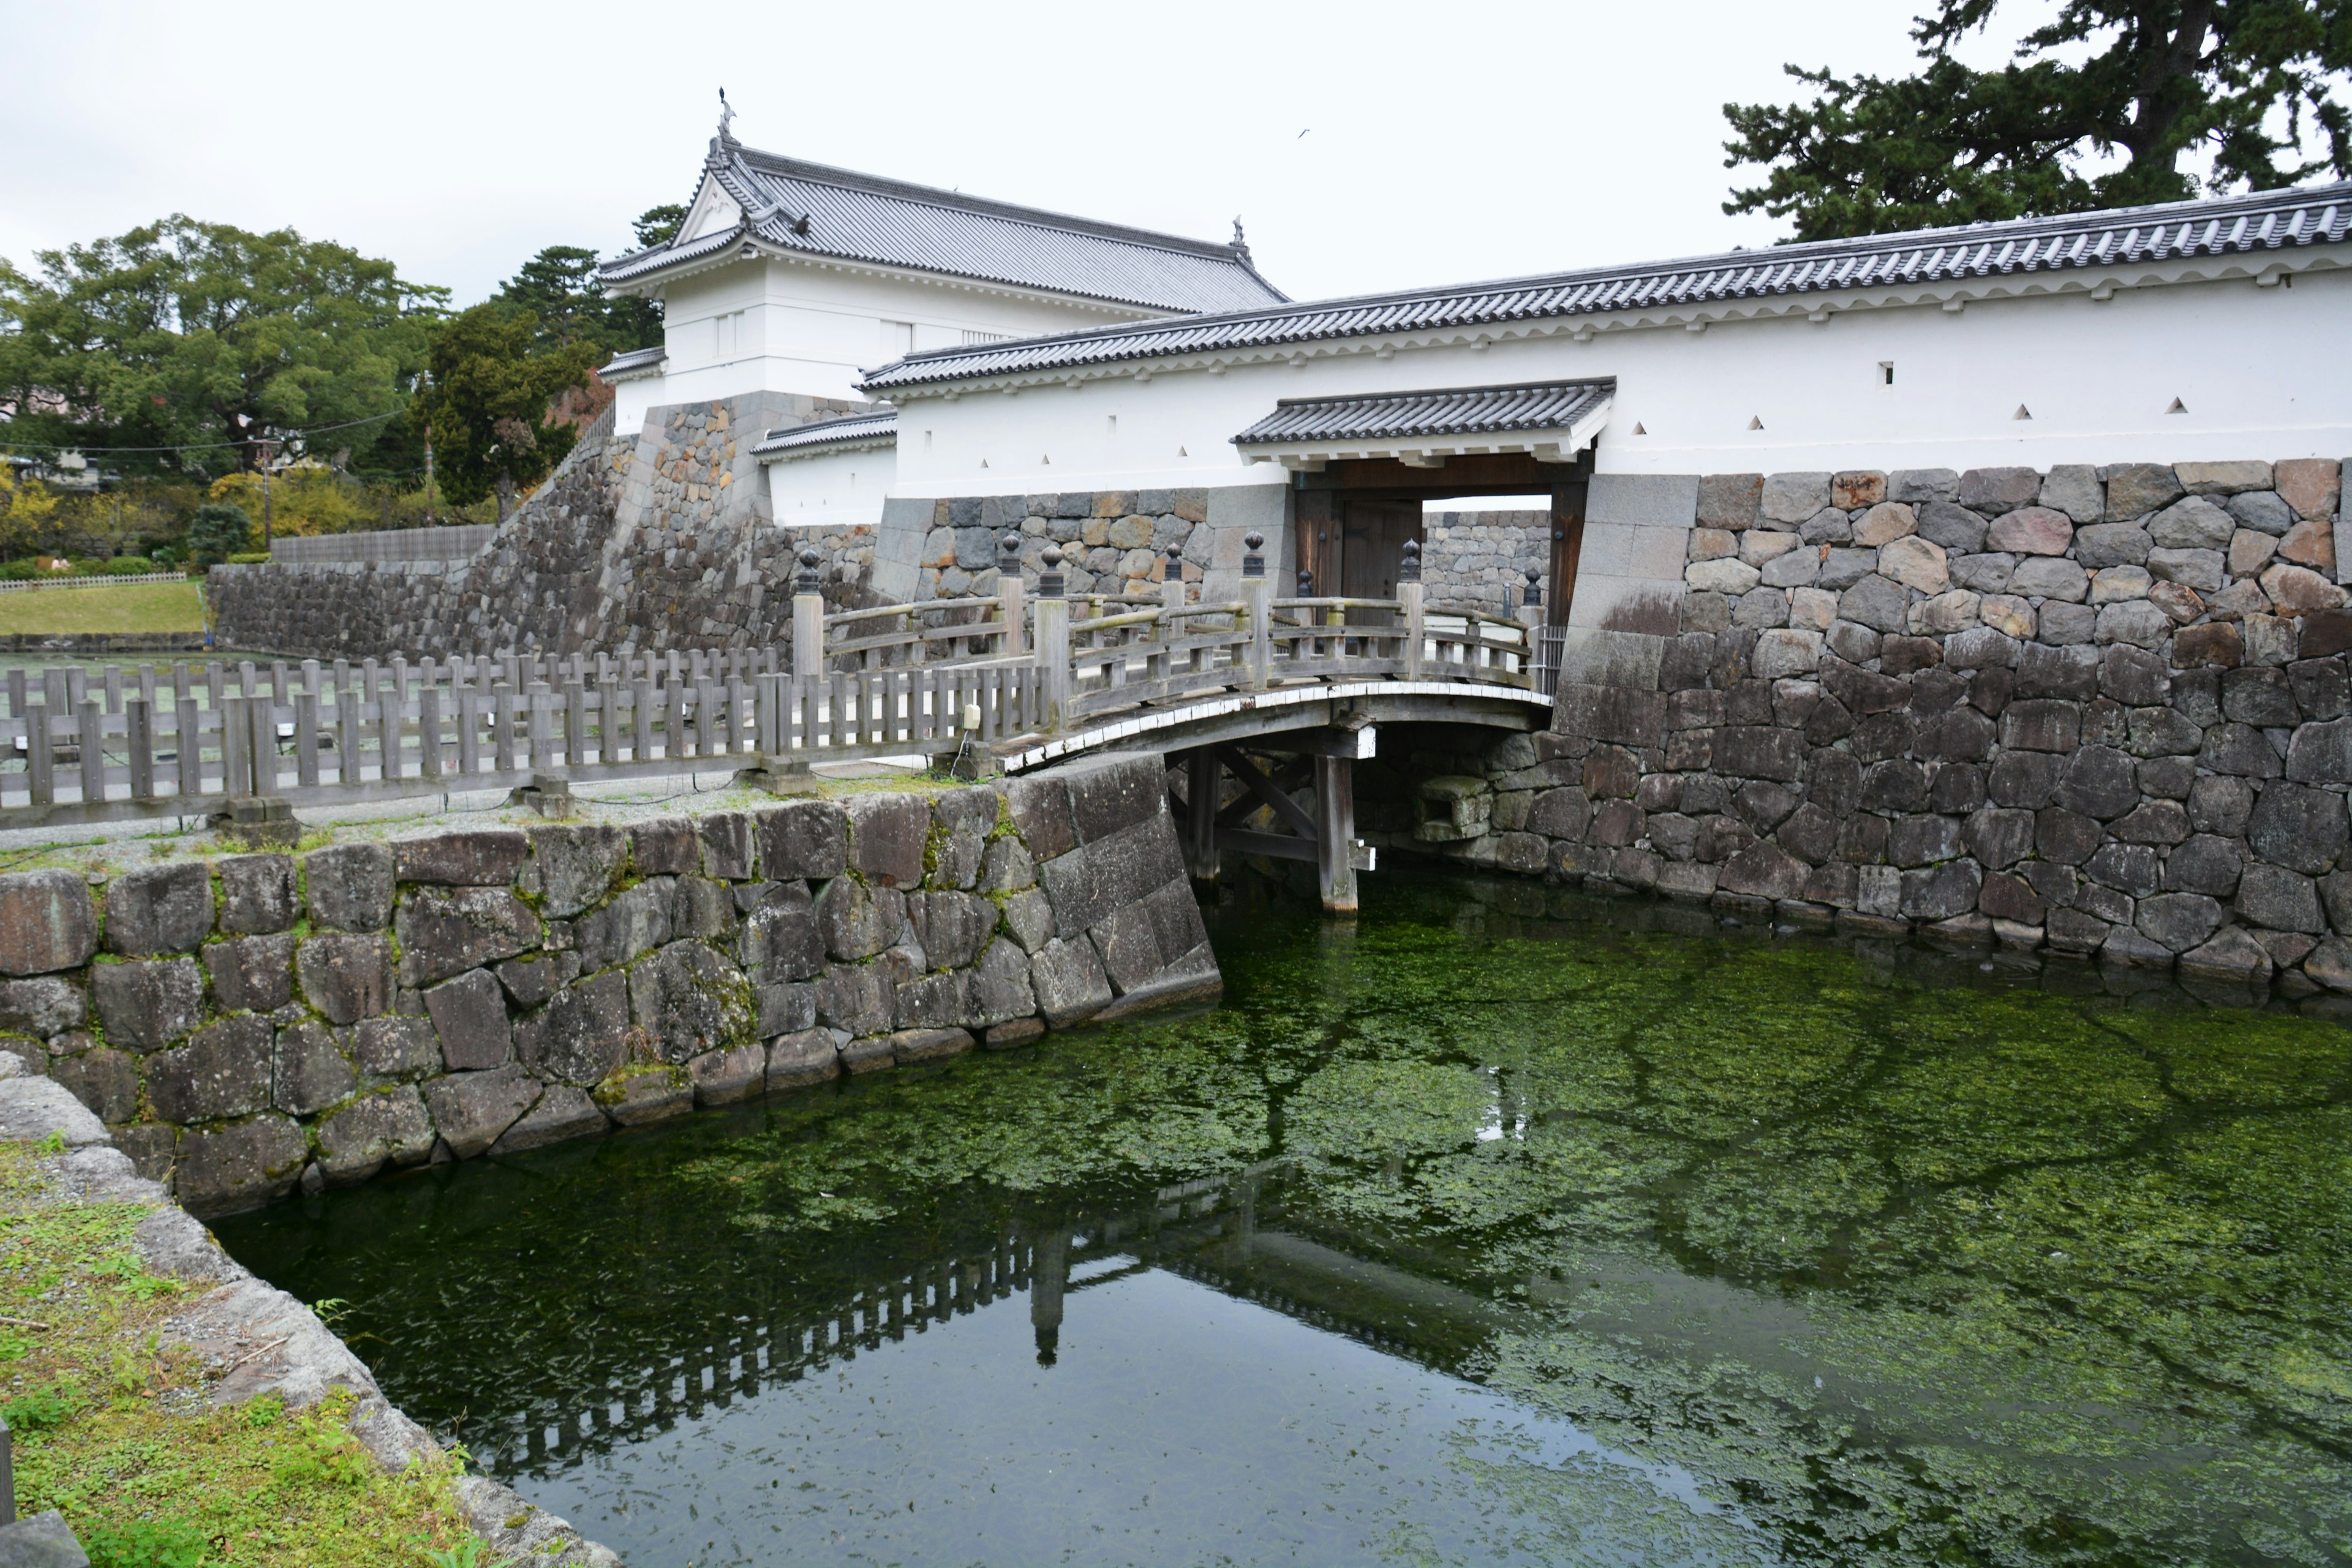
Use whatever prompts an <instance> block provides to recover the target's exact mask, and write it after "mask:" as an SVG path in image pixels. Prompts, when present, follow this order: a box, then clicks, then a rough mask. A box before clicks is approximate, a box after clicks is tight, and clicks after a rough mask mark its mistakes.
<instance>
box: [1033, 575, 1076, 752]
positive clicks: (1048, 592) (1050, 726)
mask: <svg viewBox="0 0 2352 1568" xmlns="http://www.w3.org/2000/svg"><path fill="white" fill-rule="evenodd" d="M1044 563H1045V570H1044V571H1043V572H1041V573H1039V574H1038V575H1037V608H1036V611H1035V616H1036V627H1037V679H1038V683H1039V684H1040V685H1041V686H1042V687H1043V688H1044V693H1043V694H1044V697H1045V728H1046V729H1047V730H1049V731H1053V730H1059V729H1061V728H1063V727H1064V726H1065V725H1066V724H1067V723H1068V722H1069V718H1070V602H1069V601H1068V600H1067V599H1065V598H1064V597H1062V552H1061V551H1060V550H1059V549H1058V548H1056V547H1055V546H1053V545H1047V546H1046V547H1045V556H1044Z"/></svg>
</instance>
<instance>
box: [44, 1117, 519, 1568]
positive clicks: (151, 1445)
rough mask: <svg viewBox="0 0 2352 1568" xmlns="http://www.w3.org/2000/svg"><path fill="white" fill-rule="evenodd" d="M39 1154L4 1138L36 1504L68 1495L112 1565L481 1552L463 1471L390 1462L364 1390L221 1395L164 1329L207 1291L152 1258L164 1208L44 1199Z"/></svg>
mask: <svg viewBox="0 0 2352 1568" xmlns="http://www.w3.org/2000/svg"><path fill="white" fill-rule="evenodd" d="M36 1152H37V1150H36V1149H35V1148H33V1147H28V1146H27V1145H25V1144H21V1143H18V1144H12V1145H5V1146H0V1313H5V1317H0V1411H5V1414H6V1415H7V1419H8V1425H9V1426H11V1427H12V1428H13V1429H14V1431H15V1434H16V1508H17V1511H18V1513H19V1514H20V1515H23V1514H31V1513H36V1512H38V1511H39V1510H43V1509H49V1508H54V1509H58V1510H61V1511H62V1512H63V1513H64V1514H65V1517H66V1523H67V1524H68V1525H69V1526H71V1527H72V1529H73V1530H74V1531H75V1532H76V1533H77V1534H78V1535H79V1536H80V1538H81V1540H82V1542H83V1544H84V1545H85V1546H86V1547H88V1548H89V1552H90V1556H91V1559H92V1562H93V1563H94V1564H95V1565H96V1568H265V1565H269V1568H424V1565H425V1564H427V1563H436V1562H452V1561H454V1562H466V1561H468V1560H469V1559H470V1558H471V1557H472V1555H473V1553H474V1552H478V1548H473V1549H468V1548H467V1546H466V1544H465V1543H466V1542H468V1541H470V1540H471V1539H472V1532H471V1531H468V1530H467V1528H466V1527H465V1525H464V1524H463V1523H462V1522H461V1521H459V1519H458V1517H457V1510H456V1507H455V1504H454V1502H453V1501H452V1500H451V1497H450V1486H451V1483H452V1481H453V1479H454V1470H453V1468H452V1467H451V1466H450V1465H448V1464H447V1463H446V1462H443V1463H438V1464H436V1463H433V1462H430V1461H420V1462H418V1463H415V1464H413V1465H411V1466H410V1467H409V1469H408V1471H407V1473H406V1474H404V1475H402V1476H400V1477H397V1478H395V1477H392V1476H387V1475H385V1474H384V1473H383V1470H382V1469H380V1468H378V1467H377V1466H376V1463H375V1461H374V1460H373V1458H369V1456H368V1454H367V1452H366V1451H365V1450H364V1449H362V1447H360V1446H359V1444H358V1442H357V1440H356V1439H354V1438H353V1437H352V1436H351V1435H350V1434H349V1433H348V1432H347V1431H345V1430H344V1428H343V1422H344V1419H345V1417H346V1416H347V1415H348V1414H349V1410H350V1403H351V1396H350V1395H349V1394H338V1395H336V1396H333V1397H331V1398H328V1399H325V1400H322V1401H320V1403H319V1404H317V1405H312V1406H311V1407H310V1409H308V1410H304V1411H300V1412H295V1411H289V1410H288V1409H286V1408H285V1407H284V1406H283V1405H281V1404H280V1403H279V1402H278V1398H277V1396H276V1395H275V1394H265V1395H263V1396H262V1397H260V1398H258V1399H256V1400H253V1401H251V1402H250V1403H248V1404H246V1405H238V1406H235V1407H232V1408H230V1409H226V1410H215V1409H213V1408H212V1407H211V1405H210V1403H209V1401H207V1400H206V1399H205V1394H204V1388H205V1384H204V1379H203V1376H202V1372H201V1369H200V1368H198V1367H195V1366H193V1365H190V1364H189V1363H188V1361H189V1358H188V1357H187V1356H186V1355H185V1352H176V1353H175V1352H174V1351H173V1348H171V1347H169V1346H165V1345H163V1343H162V1336H161V1335H160V1333H159V1332H158V1330H159V1328H160V1326H161V1324H162V1321H163V1319H164V1318H166V1317H168V1316H169V1315H170V1314H171V1313H172V1312H173V1311H174V1310H178V1309H179V1308H181V1307H184V1305H185V1298H186V1297H187V1296H189V1295H191V1294H193V1293H194V1289H198V1288H192V1287H190V1286H187V1285H184V1284H182V1283H180V1282H179V1281H177V1280H173V1279H159V1278H157V1277H156V1276H154V1275H152V1274H150V1273H148V1272H147V1270H146V1269H145V1268H143V1267H142V1265H141V1262H140V1260H139V1258H138V1255H137V1254H136V1253H135V1252H134V1251H133V1250H132V1249H131V1227H132V1226H136V1225H137V1224H138V1223H139V1221H140V1219H141V1217H142V1215H144V1214H145V1213H146V1212H147V1211H146V1206H145V1205H139V1204H122V1203H67V1204H58V1203H44V1202H41V1201H40V1200H39V1196H38V1194H37V1184H36V1179H35V1178H34V1175H33V1171H32V1165H33V1160H34V1156H35V1154H36ZM35 1322H37V1323H38V1324H39V1325H40V1327H38V1328H35V1327H32V1326H31V1325H32V1324H33V1323H35ZM445 1553H446V1555H444V1554H445Z"/></svg>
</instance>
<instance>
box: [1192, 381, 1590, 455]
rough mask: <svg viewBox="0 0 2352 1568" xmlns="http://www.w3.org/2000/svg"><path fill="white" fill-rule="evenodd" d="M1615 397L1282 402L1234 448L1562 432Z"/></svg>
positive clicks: (1567, 386)
mask: <svg viewBox="0 0 2352 1568" xmlns="http://www.w3.org/2000/svg"><path fill="white" fill-rule="evenodd" d="M1616 390H1617V384H1616V382H1614V381H1552V382H1540V383H1531V384H1527V385H1524V386H1462V387H1454V388H1452V389H1450V390H1447V391H1443V392H1391V393H1381V394H1379V395H1374V396H1371V397H1286V398H1284V399H1282V401H1280V402H1279V403H1276V405H1274V412H1273V413H1271V414H1269V415H1267V416H1265V418H1263V419H1261V420H1259V421H1258V422H1257V423H1256V424H1255V425H1253V426H1250V427H1249V428H1248V429H1246V430H1244V431H1243V432H1242V433H1241V434H1240V435H1238V436H1236V437H1234V445H1235V446H1237V447H1270V446H1276V445H1281V444H1286V443H1291V442H1302V441H1379V440H1398V439H1402V438H1404V437H1426V436H1471V435H1478V434H1483V433H1489V432H1496V431H1505V430H1565V429H1568V428H1569V427H1570V426H1573V425H1574V424H1575V423H1576V422H1577V421H1578V420H1580V419H1581V418H1583V417H1584V416H1586V415H1588V414H1591V412H1592V411H1593V410H1595V409H1596V408H1599V407H1601V405H1603V404H1606V403H1607V402H1608V401H1609V399H1610V397H1611V395H1612V394H1613V393H1615V391H1616Z"/></svg>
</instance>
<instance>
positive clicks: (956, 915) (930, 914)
mask: <svg viewBox="0 0 2352 1568" xmlns="http://www.w3.org/2000/svg"><path fill="white" fill-rule="evenodd" d="M996 921H997V908H996V906H995V905H994V904H992V903H991V902H989V900H986V899H983V898H981V897H979V896H977V895H976V894H972V893H916V894H912V895H910V896H909V897H908V900H907V924H908V928H909V929H910V930H912V931H914V933H915V940H916V941H918V942H921V943H922V944H923V952H925V953H926V954H927V955H928V956H929V959H930V962H931V967H932V968H934V969H961V968H962V967H964V966H965V965H966V964H969V963H971V962H972V961H973V960H975V959H977V958H978V957H979V956H980V952H981V949H982V948H983V947H985V946H986V945H987V944H988V939H989V937H990V935H991V934H992V933H993V932H994V931H995V930H996Z"/></svg>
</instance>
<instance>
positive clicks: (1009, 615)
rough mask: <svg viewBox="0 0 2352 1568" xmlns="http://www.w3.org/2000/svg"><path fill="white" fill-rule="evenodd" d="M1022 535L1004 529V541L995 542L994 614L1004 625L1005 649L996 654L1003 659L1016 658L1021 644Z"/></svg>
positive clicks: (1020, 649)
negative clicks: (995, 611)
mask: <svg viewBox="0 0 2352 1568" xmlns="http://www.w3.org/2000/svg"><path fill="white" fill-rule="evenodd" d="M1023 586H1024V584H1023V583H1022V581H1021V532H1020V531H1019V530H1018V529H1010V528H1009V529H1006V530H1005V531H1004V537H1003V538H1002V539H1000V540H998V541H997V542H996V602H997V614H998V616H1001V617H1002V618H1003V622H1004V646H1003V647H1002V648H1001V649H999V650H998V651H999V652H1000V653H1002V654H1003V656H1004V657H1005V658H1019V657H1021V652H1022V640H1021V594H1022V589H1023Z"/></svg>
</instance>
